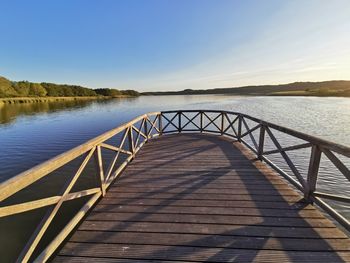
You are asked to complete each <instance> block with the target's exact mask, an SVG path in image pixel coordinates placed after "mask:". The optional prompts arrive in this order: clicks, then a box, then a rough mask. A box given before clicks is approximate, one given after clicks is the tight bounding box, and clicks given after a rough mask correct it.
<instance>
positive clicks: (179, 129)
mask: <svg viewBox="0 0 350 263" xmlns="http://www.w3.org/2000/svg"><path fill="white" fill-rule="evenodd" d="M181 115H182V112H181V111H179V113H178V118H179V127H177V130H178V132H181V131H182V129H181Z"/></svg>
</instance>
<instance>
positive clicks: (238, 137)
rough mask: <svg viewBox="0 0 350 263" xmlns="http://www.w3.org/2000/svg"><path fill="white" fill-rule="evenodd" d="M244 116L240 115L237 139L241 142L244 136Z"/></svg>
mask: <svg viewBox="0 0 350 263" xmlns="http://www.w3.org/2000/svg"><path fill="white" fill-rule="evenodd" d="M242 118H243V117H242V115H241V114H239V115H238V131H237V133H238V134H237V139H238V141H239V142H240V141H241V136H242Z"/></svg>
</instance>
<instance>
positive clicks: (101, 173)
mask: <svg viewBox="0 0 350 263" xmlns="http://www.w3.org/2000/svg"><path fill="white" fill-rule="evenodd" d="M96 163H97V166H98V173H99V179H100V187H101V192H102V196H105V194H106V188H105V180H104V179H105V178H104V171H103V163H102V153H101V146H99V145H98V146H97V147H96Z"/></svg>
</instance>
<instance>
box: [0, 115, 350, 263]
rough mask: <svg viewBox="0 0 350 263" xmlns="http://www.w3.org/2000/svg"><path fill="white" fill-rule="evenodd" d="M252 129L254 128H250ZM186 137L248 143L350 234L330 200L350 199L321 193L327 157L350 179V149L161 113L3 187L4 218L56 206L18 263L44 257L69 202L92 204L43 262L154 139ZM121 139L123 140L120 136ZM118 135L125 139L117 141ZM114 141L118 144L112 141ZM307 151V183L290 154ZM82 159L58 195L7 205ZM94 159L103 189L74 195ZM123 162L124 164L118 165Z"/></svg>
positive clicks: (239, 118)
mask: <svg viewBox="0 0 350 263" xmlns="http://www.w3.org/2000/svg"><path fill="white" fill-rule="evenodd" d="M253 123H255V125H253V126H252V124H253ZM249 125H250V126H251V127H249ZM257 131H259V133H258V135H256V132H257ZM273 131H278V132H282V133H284V134H287V135H288V136H294V137H295V138H298V139H301V140H303V141H304V142H303V143H300V144H297V145H293V146H289V147H282V146H281V143H280V142H279V141H278V139H277V138H276V136H275V135H274V133H273ZM185 132H201V133H211V134H217V135H224V136H228V137H231V138H234V139H236V140H237V141H239V142H241V143H243V144H244V145H246V146H247V147H248V148H250V149H251V150H252V151H253V152H254V153H255V154H256V155H257V157H258V158H259V159H260V160H262V161H264V162H266V163H267V164H269V165H270V166H271V167H272V168H274V169H275V170H276V171H277V172H278V173H280V174H281V175H283V176H284V177H285V178H286V179H287V180H288V181H289V182H290V183H292V184H293V185H294V186H295V187H297V188H298V189H299V190H300V191H302V192H303V193H304V195H305V199H306V200H307V201H308V202H311V203H313V202H314V203H316V204H317V205H319V206H320V207H321V208H323V209H324V210H325V211H326V212H327V213H329V214H330V215H331V216H332V217H333V218H335V219H336V220H337V221H338V222H339V223H340V224H342V225H343V226H344V227H345V228H346V229H347V230H349V229H350V223H349V221H348V220H347V219H346V218H344V217H343V216H342V215H340V214H339V213H338V212H337V211H335V210H334V209H333V208H332V207H331V206H330V205H329V204H327V203H326V202H325V201H324V200H334V201H338V202H343V203H345V204H349V203H350V198H348V197H347V196H341V195H334V194H328V193H323V192H319V191H316V183H317V175H318V168H319V163H320V158H321V154H322V155H324V156H326V157H327V158H328V159H329V160H330V161H331V162H332V163H333V164H334V165H335V166H336V167H337V168H338V169H339V171H340V172H341V174H343V175H344V177H345V178H346V180H350V172H349V169H348V168H347V167H346V165H345V164H344V163H343V162H342V161H341V159H340V158H338V157H337V155H342V156H345V157H346V158H349V157H350V149H349V148H348V147H345V146H341V145H337V144H334V143H330V142H328V141H325V140H321V139H318V138H315V137H312V136H309V135H306V134H303V133H300V132H296V131H294V130H291V129H287V128H284V127H281V126H278V125H275V124H271V123H268V122H265V121H262V120H259V119H256V118H253V117H250V116H248V115H244V114H240V113H235V112H227V111H204V110H197V111H194V110H193V111H191V110H190V111H167V112H155V113H149V114H145V115H142V116H140V117H138V118H136V119H134V120H132V121H131V122H129V123H127V124H125V125H122V126H120V127H118V128H116V129H114V130H111V131H109V132H107V133H105V134H103V135H101V136H99V137H97V138H95V139H93V140H91V141H89V142H87V143H86V144H84V145H81V146H79V147H77V148H75V149H73V150H71V151H68V152H67V153H64V154H62V155H60V156H58V157H56V158H54V159H52V160H49V161H47V162H45V163H43V164H42V165H39V166H36V167H34V168H33V169H30V170H28V171H26V172H23V173H21V174H20V175H18V176H16V177H14V178H12V179H10V180H8V181H6V182H4V183H2V184H1V185H0V201H1V202H2V204H1V207H0V217H9V216H11V215H16V214H19V213H24V212H27V211H32V210H35V209H39V208H42V207H47V206H49V205H51V207H49V208H48V211H47V213H46V215H45V216H44V218H43V219H42V220H41V222H40V223H39V225H38V227H37V228H36V230H35V231H34V233H33V234H32V236H31V238H30V239H29V241H28V242H27V243H26V245H25V247H24V249H23V250H22V252H21V254H20V256H19V258H18V261H24V262H25V261H28V260H29V259H30V258H31V257H32V256H33V255H37V254H38V251H37V249H38V244H39V243H40V241H41V240H42V238H43V236H45V234H46V231H47V229H48V227H49V226H50V224H51V222H52V221H53V219H54V218H55V216H56V214H57V212H58V211H59V209H60V208H61V206H62V205H63V204H64V203H65V202H66V201H69V200H75V199H79V198H81V197H87V196H90V198H89V200H88V201H87V202H86V203H85V204H84V205H83V206H82V207H81V209H80V210H79V212H78V213H76V214H75V215H72V219H71V221H70V222H69V223H68V224H67V225H66V226H65V227H64V229H62V231H61V232H60V234H59V235H57V236H56V238H55V239H54V240H52V241H51V242H50V244H48V246H46V249H44V250H43V251H42V252H41V254H40V255H39V257H38V258H37V259H38V260H46V259H47V258H49V256H50V255H51V254H52V253H53V252H54V251H55V250H56V248H57V247H58V246H59V245H60V244H61V243H62V241H63V240H64V239H65V238H66V237H67V235H68V234H69V233H70V232H71V231H72V230H73V229H74V227H75V226H76V225H77V224H78V223H79V221H80V220H81V219H82V218H83V217H84V215H85V214H86V213H87V212H88V211H89V209H90V208H91V207H92V206H93V205H94V204H95V203H96V202H97V200H98V199H99V198H100V197H101V196H104V195H105V192H106V189H107V188H108V187H109V186H110V185H111V183H112V182H113V181H114V180H115V179H116V178H117V177H118V176H119V175H120V173H121V172H122V170H123V169H124V168H125V167H126V166H127V164H128V163H129V162H130V161H132V159H133V158H134V157H135V154H136V153H137V152H138V151H139V149H140V148H141V147H142V146H143V145H144V144H145V143H146V142H147V141H148V140H149V139H151V138H153V137H156V136H160V135H163V134H168V133H169V134H171V133H185ZM121 134H122V136H120V135H121ZM116 136H119V137H118V138H117V139H116ZM266 137H269V138H270V139H271V140H272V142H273V144H274V145H275V146H276V149H275V150H269V151H266V150H265V149H264V148H265V147H264V146H265V143H264V140H265V138H266ZM113 138H114V141H112V140H113ZM307 147H309V148H311V149H312V154H311V157H310V165H309V169H308V173H307V176H306V178H305V176H304V177H303V176H302V175H301V173H300V172H299V171H298V169H297V168H296V167H295V165H294V164H293V162H292V161H291V159H290V158H289V156H288V154H287V152H288V151H293V150H297V149H302V148H307ZM103 150H109V151H111V152H115V154H116V156H115V157H113V158H112V159H111V161H110V163H109V166H107V167H106V166H105V160H104V157H103V155H102V151H103ZM275 153H279V154H281V157H282V159H283V160H285V162H286V163H287V165H288V166H289V167H290V169H291V171H292V176H291V175H290V174H287V173H286V172H285V171H283V170H282V169H280V168H279V167H278V166H277V165H276V164H274V163H273V162H271V161H270V160H269V159H268V158H267V156H268V155H269V154H275ZM122 156H124V157H122ZM78 157H84V158H83V161H82V163H81V165H80V167H79V168H78V170H77V171H76V173H75V174H74V175H73V176H72V177H71V178H70V179H69V180H68V182H67V184H66V185H65V186H64V187H63V189H62V190H61V191H60V192H59V193H58V194H57V195H55V196H50V197H47V198H43V199H40V200H34V201H27V202H26V201H23V200H22V201H21V202H19V203H16V202H15V204H13V203H11V202H10V203H9V204H7V203H6V200H7V199H10V197H13V196H15V195H16V194H17V193H19V192H21V190H25V189H26V188H28V187H30V186H31V185H32V184H34V183H35V182H37V181H39V180H40V179H42V178H45V177H46V176H47V175H48V174H50V173H52V172H53V171H55V170H56V169H58V168H60V167H62V166H64V165H66V164H68V163H69V162H70V161H72V160H74V159H76V158H78ZM92 158H94V159H95V160H96V162H95V163H96V167H97V170H98V173H97V174H93V175H91V176H97V179H98V181H99V186H98V187H94V188H89V189H84V190H82V191H79V192H73V193H72V192H71V190H72V188H73V187H74V185H75V183H76V182H77V180H78V179H79V176H80V175H81V174H82V172H83V170H84V169H85V167H86V165H87V163H88V162H89V161H90V160H91V159H92ZM118 158H119V159H122V160H121V161H118ZM295 178H296V179H295ZM29 200H31V199H29Z"/></svg>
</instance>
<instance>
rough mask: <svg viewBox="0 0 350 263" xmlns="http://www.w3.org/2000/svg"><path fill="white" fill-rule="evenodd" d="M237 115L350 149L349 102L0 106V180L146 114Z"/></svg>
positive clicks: (197, 100)
mask: <svg viewBox="0 0 350 263" xmlns="http://www.w3.org/2000/svg"><path fill="white" fill-rule="evenodd" d="M171 109H222V110H232V111H239V112H242V113H247V114H250V115H252V116H254V117H258V118H262V119H264V120H267V121H270V122H273V123H276V124H280V125H283V126H286V127H289V128H293V129H295V130H298V131H302V132H305V133H308V134H312V135H315V136H319V137H321V138H324V139H328V140H331V141H334V142H338V143H341V144H344V145H350V99H348V98H317V97H232V96H222V95H210V96H207V95H199V96H198V95H197V96H157V97H155V96H149V97H140V98H135V99H124V100H108V101H94V102H66V103H62V102H53V103H36V104H17V105H16V104H14V105H6V106H3V107H2V108H0V144H1V151H0V166H1V169H0V180H1V181H3V180H5V179H8V178H10V177H12V176H14V175H16V174H18V173H19V172H22V171H24V170H26V169H29V168H31V167H32V166H34V165H36V164H39V163H41V162H43V161H45V160H47V159H49V158H51V157H54V156H56V155H57V154H60V153H62V152H64V151H66V150H69V149H71V148H72V147H74V146H77V145H79V144H81V143H84V142H85V141H87V140H89V139H91V138H93V137H95V136H97V135H99V134H101V133H103V132H105V131H107V130H109V129H112V128H114V127H116V126H118V125H120V124H122V123H124V122H127V121H129V120H130V119H132V118H134V117H136V116H138V115H140V114H143V113H145V112H150V111H158V110H171Z"/></svg>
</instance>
